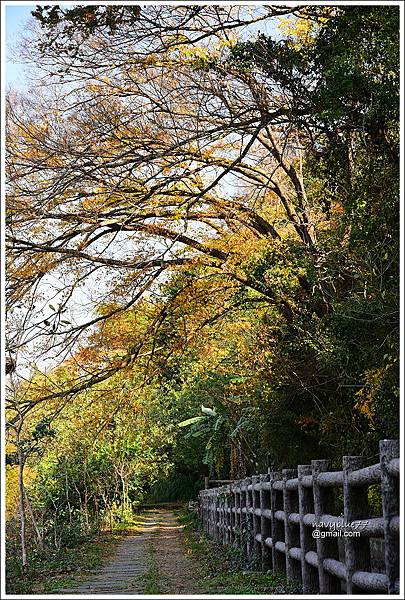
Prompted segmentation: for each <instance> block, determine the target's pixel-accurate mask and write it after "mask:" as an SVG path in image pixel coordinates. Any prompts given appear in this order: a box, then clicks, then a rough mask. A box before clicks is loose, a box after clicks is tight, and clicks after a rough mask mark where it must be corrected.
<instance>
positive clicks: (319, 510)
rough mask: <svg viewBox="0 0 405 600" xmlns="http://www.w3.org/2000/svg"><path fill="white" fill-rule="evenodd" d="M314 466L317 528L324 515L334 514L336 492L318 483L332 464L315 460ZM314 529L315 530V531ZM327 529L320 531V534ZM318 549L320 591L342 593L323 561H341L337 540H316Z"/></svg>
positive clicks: (338, 583)
mask: <svg viewBox="0 0 405 600" xmlns="http://www.w3.org/2000/svg"><path fill="white" fill-rule="evenodd" d="M311 465H312V488H313V493H314V509H315V528H316V526H317V524H319V523H321V522H322V515H325V514H327V515H328V514H329V515H333V514H334V504H335V502H334V492H333V489H329V488H323V487H321V486H320V485H319V483H318V476H319V474H320V473H323V472H325V471H328V470H329V468H330V464H329V461H328V460H313V461H312V462H311ZM315 528H314V529H315ZM324 531H325V529H324V528H323V527H322V528H321V529H320V534H322V532H324ZM316 548H317V554H318V577H319V591H320V593H321V594H336V593H339V592H340V591H341V583H340V579H338V578H337V577H335V576H333V575H331V574H330V573H328V572H327V571H325V569H324V566H323V561H324V560H325V558H334V559H335V560H338V559H339V549H338V545H337V538H335V539H334V538H322V537H318V538H317V539H316Z"/></svg>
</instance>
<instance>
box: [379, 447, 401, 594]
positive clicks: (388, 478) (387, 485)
mask: <svg viewBox="0 0 405 600" xmlns="http://www.w3.org/2000/svg"><path fill="white" fill-rule="evenodd" d="M398 457H399V441H398V440H381V441H380V464H381V492H382V501H383V502H382V504H383V517H384V539H385V571H386V574H387V577H388V593H389V594H397V593H398V589H397V582H398V579H399V535H398V531H394V527H393V525H394V519H397V518H398V515H399V477H397V476H396V475H395V474H393V473H392V472H391V473H390V470H389V464H390V462H391V460H393V459H395V458H398Z"/></svg>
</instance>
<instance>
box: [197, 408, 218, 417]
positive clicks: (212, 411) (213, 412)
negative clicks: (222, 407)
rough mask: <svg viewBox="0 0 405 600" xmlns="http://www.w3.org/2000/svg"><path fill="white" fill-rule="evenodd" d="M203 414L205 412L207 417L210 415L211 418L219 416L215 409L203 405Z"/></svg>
mask: <svg viewBox="0 0 405 600" xmlns="http://www.w3.org/2000/svg"><path fill="white" fill-rule="evenodd" d="M201 412H203V413H204V414H205V415H208V416H210V417H216V416H217V412H216V410H215V408H208V407H207V406H203V405H201Z"/></svg>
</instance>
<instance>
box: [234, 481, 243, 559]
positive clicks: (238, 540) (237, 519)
mask: <svg viewBox="0 0 405 600" xmlns="http://www.w3.org/2000/svg"><path fill="white" fill-rule="evenodd" d="M240 485H241V482H240V481H237V482H236V484H235V543H236V546H237V547H238V548H241V527H242V515H241V512H240V509H241V505H240V499H241V493H240V492H241V489H240Z"/></svg>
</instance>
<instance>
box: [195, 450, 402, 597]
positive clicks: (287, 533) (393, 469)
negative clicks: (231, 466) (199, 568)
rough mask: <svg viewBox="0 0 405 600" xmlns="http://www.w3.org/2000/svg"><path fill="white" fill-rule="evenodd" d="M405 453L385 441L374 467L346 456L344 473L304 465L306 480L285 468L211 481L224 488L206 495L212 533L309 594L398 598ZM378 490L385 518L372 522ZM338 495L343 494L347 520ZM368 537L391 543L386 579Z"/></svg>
mask: <svg viewBox="0 0 405 600" xmlns="http://www.w3.org/2000/svg"><path fill="white" fill-rule="evenodd" d="M398 449H399V446H398V442H397V441H395V440H382V441H381V442H380V462H379V463H377V464H374V465H371V466H364V462H363V460H362V459H361V457H344V459H343V465H342V466H343V469H342V470H340V471H339V470H336V471H332V470H329V467H330V464H329V463H328V461H326V460H316V461H312V463H311V464H310V465H299V466H298V477H296V476H295V475H296V471H294V470H292V469H283V470H282V471H277V472H272V473H268V474H262V475H254V476H252V477H249V478H246V479H242V480H237V481H229V480H210V481H211V483H218V484H221V485H220V486H219V487H216V488H206V489H205V490H203V491H201V492H200V496H199V512H200V517H201V519H202V522H203V524H204V528H205V530H206V531H207V533H208V534H209V535H210V536H212V537H214V539H216V540H217V541H219V542H221V543H224V544H236V545H237V546H239V548H240V549H241V550H242V554H243V555H245V556H246V558H249V559H250V555H251V554H252V553H255V554H256V555H257V556H258V557H259V559H260V560H261V561H262V566H263V568H264V569H266V570H267V569H268V568H269V566H270V567H271V566H272V568H273V571H274V572H275V573H276V572H280V571H282V572H285V573H286V575H287V579H288V581H290V580H293V581H298V582H299V583H301V584H302V589H303V593H304V594H305V593H308V594H313V593H320V594H329V593H331V592H332V593H334V592H335V591H336V590H345V591H346V593H347V594H352V593H355V594H358V593H367V592H372V593H375V594H378V593H389V594H391V593H397V592H399V580H398V576H399V546H398V545H399V530H400V517H399V499H398V477H399V472H400V461H399V458H398V454H399V452H398ZM376 483H379V484H381V487H380V489H381V499H382V505H383V511H382V513H383V514H382V515H380V516H373V517H371V516H370V514H369V512H368V502H367V495H368V487H369V486H371V485H373V484H376ZM334 488H341V489H342V491H343V495H342V498H343V507H342V508H343V510H342V513H341V514H340V515H338V514H336V513H337V512H338V510H339V511H340V508H339V509H337V506H336V502H335V494H334V493H333V489H334ZM314 507H315V510H314ZM326 507H327V508H328V511H325V508H326ZM322 508H323V510H322ZM311 510H312V511H314V512H311ZM333 512H335V514H333ZM314 531H317V535H316V536H315V535H314ZM314 538H316V540H315V539H314ZM328 538H329V539H328ZM335 538H341V540H335ZM368 538H372V539H376V540H377V539H378V538H379V539H381V540H384V545H382V544H380V545H377V546H376V547H377V548H385V554H384V557H383V560H384V562H385V573H376V572H374V570H375V566H376V564H374V565H373V563H372V557H370V551H369V550H370V542H369V540H368ZM337 541H338V542H339V544H338V543H337ZM340 542H342V545H341V544H340ZM343 542H344V544H343ZM378 552H380V550H378ZM373 554H375V553H373ZM373 560H374V559H373ZM297 563H298V564H297ZM310 567H311V568H310Z"/></svg>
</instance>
